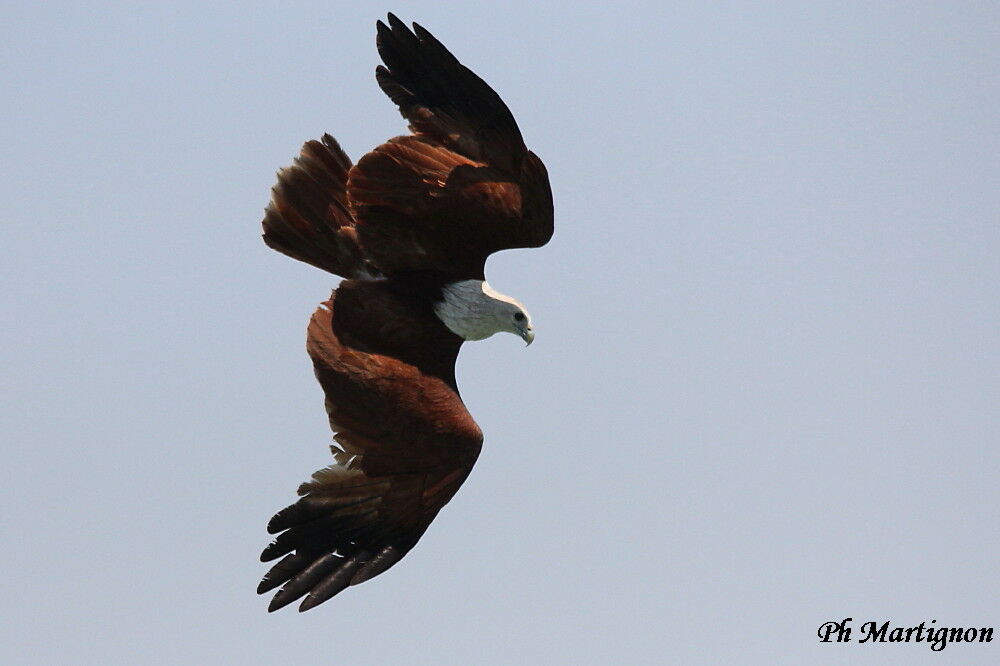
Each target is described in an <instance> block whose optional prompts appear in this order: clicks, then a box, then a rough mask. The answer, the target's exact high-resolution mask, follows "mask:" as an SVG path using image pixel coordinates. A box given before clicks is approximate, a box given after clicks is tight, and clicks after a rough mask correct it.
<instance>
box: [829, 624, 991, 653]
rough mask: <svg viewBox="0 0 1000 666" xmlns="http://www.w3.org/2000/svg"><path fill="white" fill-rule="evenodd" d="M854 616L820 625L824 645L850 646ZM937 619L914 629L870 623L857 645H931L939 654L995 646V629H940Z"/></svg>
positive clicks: (864, 629)
mask: <svg viewBox="0 0 1000 666" xmlns="http://www.w3.org/2000/svg"><path fill="white" fill-rule="evenodd" d="M853 620H854V618H853V617H845V618H844V619H843V620H841V621H840V622H835V621H833V620H831V621H829V622H824V623H823V624H821V625H820V626H819V631H818V632H817V633H818V635H819V640H820V642H822V643H850V642H851V641H852V639H851V631H852V628H851V626H850V625H851V622H852V621H853ZM936 624H937V620H931V621H930V622H921V623H920V624H918V625H916V626H913V627H894V626H892V623H891V622H889V621H888V620H886V621H885V622H881V623H879V622H877V621H875V620H869V621H868V622H865V623H864V624H862V625H861V628H860V634H861V636H860V640H859V641H858V643H868V642H871V643H921V642H924V643H930V646H931V649H932V650H934V651H935V652H940V651H941V650H943V649H944V648H945V646H946V645H948V644H949V643H992V642H993V627H968V628H966V627H938V626H935V625H936Z"/></svg>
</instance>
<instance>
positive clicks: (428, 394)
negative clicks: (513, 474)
mask: <svg viewBox="0 0 1000 666" xmlns="http://www.w3.org/2000/svg"><path fill="white" fill-rule="evenodd" d="M417 307H418V306H416V305H414V304H412V303H408V302H407V300H406V299H405V298H400V297H399V296H398V295H397V294H394V293H393V290H392V288H391V287H390V286H387V285H386V283H384V282H354V281H348V282H344V283H343V284H342V285H341V286H340V288H339V289H338V290H337V291H336V292H335V293H334V297H333V301H332V304H330V309H327V308H320V309H319V310H317V312H316V313H315V314H314V315H313V318H312V321H311V322H310V324H309V333H308V343H307V347H308V350H309V354H310V356H312V359H313V364H314V366H315V369H316V377H317V378H318V379H319V382H320V384H321V385H322V387H323V391H324V393H325V394H326V408H327V413H328V414H329V417H330V425H331V427H332V428H333V430H334V432H336V433H337V434H336V436H335V437H334V439H335V440H336V442H337V444H338V446H334V447H332V450H333V452H334V458H335V460H336V464H334V465H332V466H330V467H328V468H326V469H323V470H320V471H319V472H316V473H315V474H314V475H313V478H312V480H311V481H309V482H307V483H304V484H303V485H302V486H301V487H300V488H299V494H300V495H301V496H302V497H301V499H299V501H298V502H296V503H295V504H292V505H291V506H289V507H288V508H286V509H284V510H282V511H280V512H279V513H278V514H277V515H275V516H274V518H272V519H271V522H270V523H269V524H268V531H269V532H271V533H272V534H274V533H278V532H281V534H280V535H279V536H278V537H277V539H276V540H275V541H274V542H273V543H271V545H269V546H268V547H267V548H265V549H264V552H263V553H262V554H261V559H262V560H263V561H265V562H266V561H270V560H273V559H275V558H278V557H281V556H282V555H284V556H285V557H284V558H283V559H282V560H281V561H279V562H278V563H277V564H275V565H274V566H273V567H272V568H271V570H270V571H268V573H267V575H265V576H264V579H263V580H262V581H261V583H260V586H259V587H258V589H257V591H258V592H259V593H264V592H267V591H269V590H272V589H274V588H276V587H278V586H279V585H283V587H282V588H281V590H280V591H279V592H278V593H277V594H276V595H275V596H274V598H273V600H272V601H271V604H270V606H269V610H272V611H273V610H276V609H278V608H281V607H283V606H285V605H287V604H289V603H291V602H292V601H295V600H296V599H298V598H300V597H302V596H303V595H305V594H307V593H308V596H307V597H306V599H304V600H303V602H302V604H301V605H300V607H299V609H300V610H308V609H309V608H312V607H314V606H316V605H318V604H320V603H322V602H324V601H326V600H327V599H329V598H330V597H332V596H333V595H335V594H337V593H338V592H340V591H341V590H343V589H344V588H346V587H347V586H348V585H356V584H358V583H361V582H364V581H365V580H368V579H369V578H371V577H373V576H376V575H378V574H380V573H382V572H383V571H385V570H386V569H388V568H389V567H390V566H392V565H393V564H395V563H396V562H398V561H399V560H400V559H401V558H402V557H403V555H405V554H406V553H407V551H409V550H410V549H411V548H412V547H413V546H414V544H416V542H417V540H418V539H420V537H421V535H422V534H423V533H424V531H425V530H426V529H427V526H428V525H429V524H430V522H431V521H432V520H433V519H434V517H435V516H436V515H437V512H438V511H439V510H440V509H441V507H443V506H444V505H445V504H446V503H447V502H448V500H450V499H451V497H452V495H454V494H455V491H457V490H458V487H459V486H460V485H461V484H462V482H463V481H464V480H465V479H466V477H467V476H468V475H469V472H470V471H471V470H472V466H473V464H474V463H475V461H476V458H477V457H478V455H479V450H480V447H481V445H482V432H481V431H480V430H479V428H478V426H476V424H475V422H474V421H473V420H472V417H471V416H470V415H469V413H468V411H467V410H466V409H465V406H464V405H463V404H462V401H461V399H460V398H459V397H458V394H457V393H456V391H455V389H454V362H455V356H456V355H457V353H458V347H459V346H460V344H461V341H460V340H457V341H456V340H452V339H450V338H448V337H447V336H445V335H443V334H442V332H441V330H439V328H438V327H440V329H443V325H441V324H440V322H439V321H437V319H436V318H433V317H432V318H431V319H426V318H424V317H423V316H422V314H421V313H420V312H419V311H418V310H417V309H415V308H417ZM444 333H447V335H449V336H450V335H452V334H451V333H450V331H447V330H446V329H444ZM400 336H406V337H407V338H408V339H409V342H408V343H406V344H400V340H399V338H400ZM453 337H454V336H453ZM401 357H402V358H401ZM292 551H294V552H292Z"/></svg>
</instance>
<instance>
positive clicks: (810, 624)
mask: <svg viewBox="0 0 1000 666" xmlns="http://www.w3.org/2000/svg"><path fill="white" fill-rule="evenodd" d="M761 4H762V3H702V2H690V3H681V4H678V3H670V2H666V3H664V2H650V3H640V4H628V3H626V4H621V3H617V4H613V5H612V4H609V3H600V4H588V3H564V4H556V3H544V2H515V3H503V4H495V3H475V2H447V3H446V2H423V3H404V2H397V3H395V5H394V6H393V7H383V6H381V5H377V4H372V3H357V2H351V3H344V2H330V1H327V2H287V3H277V2H245V3H235V2H234V3H203V2H169V3H165V2H156V3H99V2H98V3H62V2H52V3H36V2H17V1H15V2H13V3H10V2H8V3H5V8H4V11H3V15H4V18H3V21H2V24H0V62H2V63H3V64H2V67H0V90H2V93H0V155H2V160H0V170H2V173H0V198H2V201H3V208H4V214H3V218H4V219H3V224H2V225H0V248H2V255H3V259H2V262H0V276H2V284H3V289H2V290H0V313H2V315H3V326H2V327H0V350H2V351H0V354H2V356H3V358H2V362H3V375H2V377H3V381H2V384H0V391H2V395H0V428H2V432H0V441H2V442H3V467H2V471H3V477H4V478H3V480H2V481H0V495H2V496H0V501H2V507H3V509H2V511H0V525H2V534H3V535H4V537H5V538H6V542H5V544H4V547H3V548H2V549H0V551H2V552H0V571H3V583H2V594H0V617H2V618H3V619H2V622H0V661H3V662H4V663H18V664H21V663H24V664H116V663H121V664H136V663H148V664H185V663H188V664H190V663H197V664H307V663H340V664H384V663H414V664H513V663H539V664H541V663H556V664H582V663H595V664H598V663H619V664H654V663H685V664H696V663H704V664H718V663H748V664H761V663H788V664H803V663H814V664H815V663H824V664H839V663H842V664H848V663H867V664H894V663H898V664H921V663H933V664H940V663H949V664H963V663H968V664H982V663H987V662H995V661H998V660H1000V577H998V576H997V565H998V561H1000V540H998V533H1000V448H998V444H1000V409H998V406H1000V333H998V331H1000V120H998V118H1000V116H998V112H997V101H998V100H1000V56H998V48H997V45H998V44H1000V6H998V5H997V4H996V3H989V2H979V3H971V2H970V3H966V2H939V3H928V2H905V3H904V2H899V3H894V2H881V3H870V2H837V3H829V2H806V3H794V2H788V3H778V5H777V6H775V5H770V6H768V7H766V8H762V7H761V6H760V5H761ZM385 9H392V10H393V11H395V12H396V13H397V14H398V15H399V16H400V17H401V18H403V19H404V20H407V21H410V20H417V21H418V22H420V23H421V24H422V25H424V26H425V27H427V28H428V29H430V30H431V31H432V32H433V33H434V34H435V35H436V36H437V37H438V38H439V39H441V40H442V41H443V42H444V43H445V44H446V45H448V47H449V48H450V49H451V50H452V51H453V52H454V53H455V54H456V55H457V56H458V57H459V58H460V59H462V60H463V62H464V63H465V64H466V65H468V66H469V67H471V68H472V69H473V70H475V71H476V72H477V73H478V74H480V75H481V76H482V77H483V78H484V79H486V80H487V81H488V82H489V83H491V85H493V87H495V88H496V89H497V90H498V91H499V92H500V94H501V95H502V96H503V97H504V99H505V100H506V101H507V103H508V105H509V106H510V107H511V109H512V110H513V112H514V114H515V116H516V117H517V119H518V122H519V124H520V126H521V129H522V132H523V134H524V137H525V139H526V141H527V143H528V145H529V146H530V147H531V148H533V149H534V150H535V151H536V152H537V153H538V154H539V155H540V156H541V157H542V158H543V159H544V160H545V162H546V164H547V165H548V169H549V172H550V174H551V178H552V184H553V188H554V193H555V202H556V235H555V237H554V239H553V241H552V242H551V243H550V244H549V245H548V246H546V247H545V248H543V249H540V250H530V251H528V250H522V251H515V252H506V253H502V254H500V255H497V256H494V257H493V258H492V259H491V260H490V263H489V265H488V267H487V273H488V277H489V279H490V282H491V283H492V284H493V285H494V286H495V287H496V288H497V289H499V290H500V291H502V292H504V293H509V294H512V295H514V296H516V297H517V298H519V299H520V300H522V301H524V303H525V304H526V305H527V307H528V308H529V310H530V311H531V313H532V315H533V318H534V322H535V326H536V329H537V336H538V337H537V340H536V341H535V344H534V345H532V346H531V348H530V349H525V348H524V345H523V343H521V342H520V341H519V340H518V339H516V338H514V337H513V336H497V337H495V338H492V339H490V340H487V341H484V342H477V343H470V344H467V345H465V347H464V348H463V350H462V354H461V357H460V359H459V366H458V375H459V385H460V386H461V388H462V395H463V397H464V399H465V400H466V403H467V405H468V407H469V409H470V411H471V412H472V414H473V415H474V416H475V417H476V419H477V421H478V422H479V424H480V426H481V427H482V429H483V430H484V431H485V433H486V443H485V446H484V449H483V454H482V456H481V457H480V459H479V463H478V465H477V467H476V468H475V470H474V471H473V473H472V476H471V477H470V479H469V480H468V482H467V483H466V484H465V486H464V487H463V488H462V489H461V491H460V492H459V493H458V495H457V496H456V498H455V499H454V500H453V502H452V503H451V504H450V505H449V506H448V507H446V508H445V509H444V510H443V511H442V512H441V514H440V515H439V517H438V518H437V520H436V521H435V522H434V523H433V525H432V526H431V528H430V529H429V531H428V532H427V534H426V535H425V536H424V538H423V539H422V540H421V542H420V543H419V544H418V546H417V547H416V548H415V549H414V550H413V551H412V552H411V553H410V554H409V555H408V556H407V557H406V559H404V560H403V561H402V562H401V563H400V564H399V565H398V566H396V567H395V568H393V569H392V570H391V571H390V572H388V573H386V574H384V575H382V576H380V577H378V578H377V579H375V580H373V581H371V582H368V583H366V584H364V585H362V586H359V587H355V588H351V589H350V590H348V591H346V592H345V593H344V594H343V595H341V596H339V597H338V598H336V599H334V600H333V601H331V602H328V603H327V604H325V605H323V606H321V607H319V608H317V609H315V610H313V611H310V612H309V613H305V614H299V613H297V612H295V610H294V607H292V608H289V609H286V610H284V611H282V612H279V613H276V614H271V615H269V614H268V613H267V612H266V606H267V599H266V598H261V597H257V596H256V595H255V593H254V590H255V587H256V584H257V581H258V580H259V578H260V576H261V575H262V574H263V573H264V571H265V568H266V567H264V566H263V565H261V564H260V563H259V561H258V560H257V556H258V553H259V551H260V549H261V548H262V547H263V546H264V545H265V544H266V543H267V541H268V535H267V534H266V532H265V525H266V523H267V520H268V518H269V517H270V516H271V515H272V513H274V511H275V510H277V509H280V508H282V507H283V506H285V505H286V504H288V503H290V501H292V500H293V499H294V492H295V489H296V487H297V485H298V484H299V483H300V482H301V481H303V480H305V479H306V478H308V476H309V475H310V474H311V473H312V472H313V471H314V470H316V469H319V468H320V467H323V466H325V465H326V464H328V462H329V460H330V458H329V453H328V450H327V446H328V444H329V443H330V433H329V430H328V427H327V423H326V416H325V413H324V411H323V399H322V393H321V391H320V389H319V387H318V386H317V385H316V384H315V381H314V379H313V377H312V369H311V364H310V362H309V359H308V357H307V356H306V354H305V351H304V335H305V326H306V323H307V321H308V318H309V315H310V313H311V312H312V310H313V308H314V307H315V304H316V303H318V302H319V301H321V300H324V299H325V298H326V297H327V296H328V295H329V291H330V289H331V288H332V287H333V286H334V285H335V283H336V279H335V278H333V277H332V276H330V275H326V274H323V273H322V272H320V271H318V270H317V269H314V268H311V267H309V266H306V265H305V264H300V263H296V262H294V261H292V260H290V259H288V258H286V257H284V256H282V255H279V254H277V253H275V252H272V251H270V250H268V249H267V248H266V247H265V246H264V245H263V243H262V242H261V241H260V238H259V234H260V227H259V222H260V219H261V217H262V211H263V208H264V206H265V204H266V203H267V200H268V193H269V188H270V187H271V185H272V183H273V179H274V172H275V171H276V170H277V169H278V168H280V167H282V166H284V165H287V164H288V163H289V162H290V160H291V158H292V157H293V156H294V155H295V154H296V153H297V151H298V148H299V146H300V145H301V143H302V142H303V141H304V140H306V139H309V138H314V137H318V136H320V135H321V134H322V133H323V132H330V133H332V134H333V135H335V136H336V137H337V138H338V139H340V141H341V142H342V144H343V146H344V148H345V149H346V150H347V152H348V153H349V154H350V155H351V156H352V157H354V158H355V159H357V158H359V157H360V156H361V155H362V154H364V152H366V151H367V150H369V149H370V148H372V147H373V146H375V145H376V144H378V143H380V142H382V141H383V140H384V139H386V138H388V137H390V136H393V135H396V134H400V133H403V132H404V131H405V129H404V128H405V126H404V123H403V121H402V120H401V118H400V117H399V115H398V113H397V111H396V110H395V108H393V106H392V105H391V103H390V102H389V100H388V99H386V98H384V96H383V95H382V93H381V92H380V91H379V90H378V88H377V86H376V85H375V82H374V76H373V72H374V68H375V65H376V64H377V62H378V58H377V54H376V51H375V26H374V24H375V20H376V19H378V18H379V17H381V16H383V15H384V11H385ZM844 617H853V618H854V620H855V627H856V628H857V627H858V626H859V625H860V623H862V622H865V621H868V620H878V621H880V622H881V621H887V620H888V621H891V622H892V623H893V625H894V626H895V625H898V626H904V627H908V626H913V625H916V624H918V623H920V622H926V623H930V621H931V620H936V626H964V627H970V626H975V627H981V626H993V627H996V628H997V629H998V634H997V637H996V639H995V641H994V642H993V643H992V644H989V645H979V644H977V645H966V644H956V645H949V646H948V647H947V648H946V649H945V652H944V653H940V654H939V653H934V652H932V651H931V650H930V648H929V646H928V644H927V643H921V644H909V645H896V644H892V645H890V644H885V645H871V644H870V643H866V644H863V645H859V644H858V643H857V640H854V641H853V642H851V643H846V644H839V645H837V644H821V643H820V642H819V640H818V638H817V629H818V627H819V626H820V625H821V624H822V623H823V622H825V621H827V620H834V619H837V620H839V619H842V618H844ZM855 638H858V632H857V631H856V632H855Z"/></svg>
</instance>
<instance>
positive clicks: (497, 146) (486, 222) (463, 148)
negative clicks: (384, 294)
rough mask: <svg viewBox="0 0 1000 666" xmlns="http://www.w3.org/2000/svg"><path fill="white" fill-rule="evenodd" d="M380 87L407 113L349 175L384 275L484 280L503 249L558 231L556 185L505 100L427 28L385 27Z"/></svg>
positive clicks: (369, 250)
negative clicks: (405, 123)
mask: <svg viewBox="0 0 1000 666" xmlns="http://www.w3.org/2000/svg"><path fill="white" fill-rule="evenodd" d="M378 50H379V54H380V55H381V56H382V60H383V61H384V62H385V65H386V66H385V67H382V66H380V67H379V68H378V69H377V70H376V78H377V80H378V83H379V86H380V87H381V88H382V90H383V91H385V93H386V94H387V95H388V96H389V97H390V98H391V99H392V100H393V102H395V103H396V104H397V105H398V106H399V109H400V112H401V113H402V114H403V116H404V117H405V118H406V119H407V120H409V122H410V129H411V130H412V131H413V132H414V136H410V137H398V138H396V139H392V140H390V141H389V142H388V143H386V144H383V145H382V146H379V147H378V148H376V149H375V150H374V151H372V152H371V153H369V154H368V155H366V156H365V157H363V158H362V159H361V161H360V162H359V163H358V164H357V165H356V166H355V167H354V168H353V169H352V170H351V172H350V174H349V181H348V192H349V197H350V200H351V203H352V205H353V206H354V209H355V213H356V216H357V218H358V221H359V225H358V233H359V238H360V242H361V245H362V246H363V248H364V250H365V252H366V255H367V256H368V257H369V258H370V259H371V260H372V261H373V263H375V264H376V265H377V266H378V267H379V268H380V269H381V270H382V271H383V272H386V273H390V274H391V273H399V272H404V271H411V270H433V271H437V272H441V273H444V274H447V275H450V276H453V277H455V278H479V279H482V278H483V275H482V273H483V267H484V265H485V262H486V258H487V257H488V256H489V255H490V254H491V253H493V252H496V251H498V250H503V249H508V248H517V247H538V246H541V245H544V244H545V243H546V242H548V240H549V238H551V236H552V231H553V214H552V190H551V187H550V185H549V179H548V174H547V172H546V170H545V166H544V165H543V164H542V161H541V160H540V159H538V157H537V156H535V155H534V154H533V153H532V152H531V151H529V150H527V148H526V147H525V145H524V140H523V139H522V137H521V132H520V130H519V129H518V127H517V123H516V122H515V121H514V117H513V116H512V115H511V113H510V110H509V109H508V108H507V105H506V104H504V102H503V100H501V99H500V96H499V95H497V93H496V92H495V91H494V90H493V89H492V88H490V87H489V86H488V85H487V84H486V83H485V82H484V81H483V80H482V79H480V78H479V77H478V76H476V75H475V74H474V73H473V72H472V71H470V70H469V69H468V68H466V67H465V66H463V65H462V64H461V63H460V62H459V61H458V60H457V59H456V58H455V57H454V56H453V55H452V54H451V53H449V52H448V50H447V49H446V48H445V47H444V46H443V45H442V44H441V43H440V42H439V41H437V39H435V38H434V37H433V36H432V35H431V34H430V33H429V32H427V31H426V30H424V29H423V28H421V27H420V26H419V25H416V24H414V30H413V31H411V30H410V29H409V28H407V27H406V26H405V25H404V24H403V23H402V22H401V21H400V20H399V19H397V18H396V17H395V16H393V15H392V14H389V25H388V26H386V25H385V24H384V23H382V22H381V21H380V22H379V23H378Z"/></svg>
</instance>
